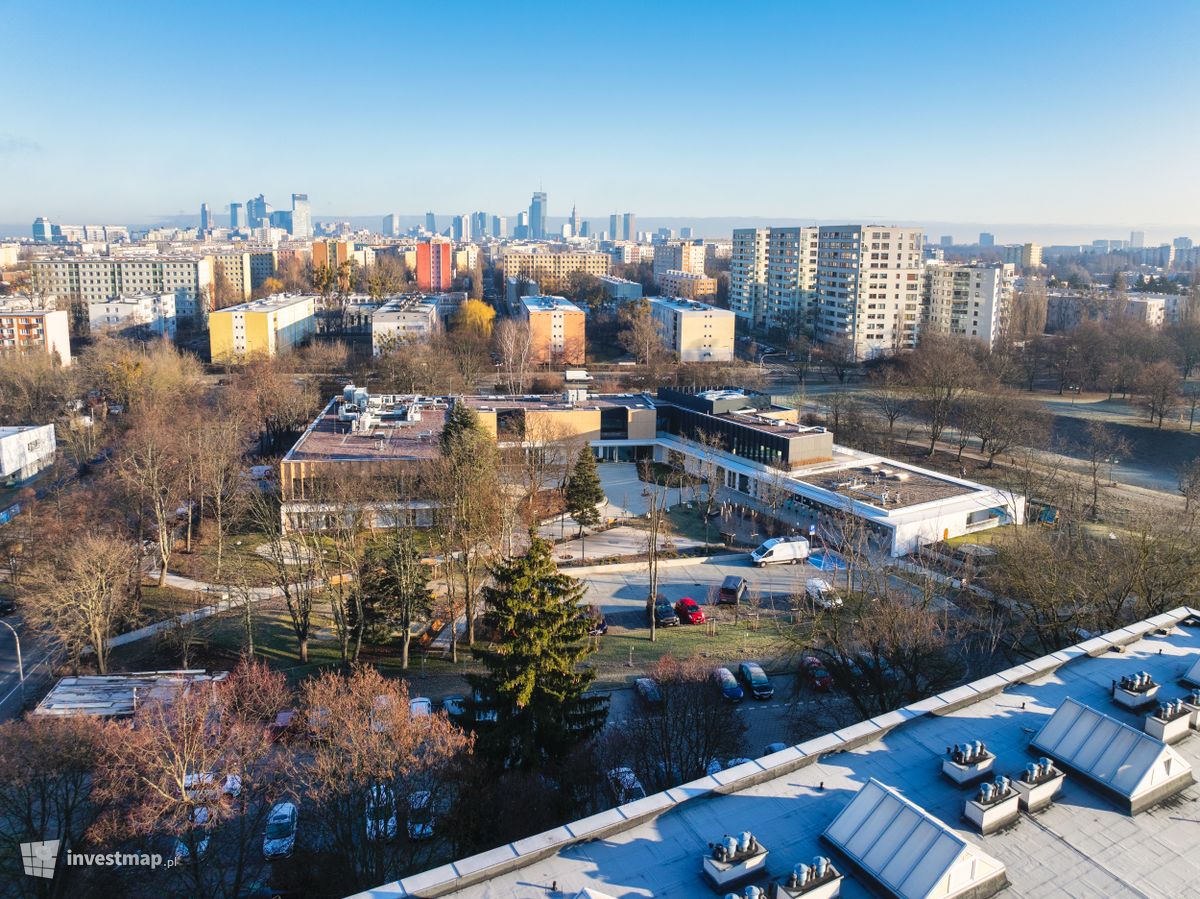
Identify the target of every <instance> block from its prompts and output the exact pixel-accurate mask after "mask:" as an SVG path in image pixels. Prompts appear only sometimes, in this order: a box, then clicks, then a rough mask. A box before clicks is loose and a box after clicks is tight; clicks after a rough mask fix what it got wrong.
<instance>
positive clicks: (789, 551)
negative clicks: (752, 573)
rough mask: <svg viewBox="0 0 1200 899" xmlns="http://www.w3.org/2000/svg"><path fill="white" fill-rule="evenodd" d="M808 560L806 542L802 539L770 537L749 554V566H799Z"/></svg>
mask: <svg viewBox="0 0 1200 899" xmlns="http://www.w3.org/2000/svg"><path fill="white" fill-rule="evenodd" d="M807 558H808V541H807V540H805V539H804V538H803V537H772V538H771V539H770V540H767V541H764V542H763V543H762V544H761V545H760V546H759V547H758V548H757V549H755V550H754V552H752V553H750V562H751V564H754V565H757V566H758V567H759V568H762V567H763V566H764V565H777V564H781V563H785V562H786V563H787V564H789V565H799V564H800V563H801V562H803V561H804V560H805V559H807Z"/></svg>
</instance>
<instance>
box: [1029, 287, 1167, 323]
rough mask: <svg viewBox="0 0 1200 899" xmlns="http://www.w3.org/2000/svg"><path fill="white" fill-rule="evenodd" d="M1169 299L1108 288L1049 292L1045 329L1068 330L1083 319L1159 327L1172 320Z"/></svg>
mask: <svg viewBox="0 0 1200 899" xmlns="http://www.w3.org/2000/svg"><path fill="white" fill-rule="evenodd" d="M1169 305H1176V304H1168V298H1167V297H1165V296H1144V295H1139V294H1136V293H1134V294H1116V293H1113V292H1111V291H1092V292H1088V293H1077V292H1075V291H1050V293H1049V294H1048V295H1047V297H1046V330H1047V331H1051V332H1053V331H1070V330H1071V329H1072V328H1074V327H1075V326H1077V325H1079V324H1081V323H1082V322H1085V321H1091V322H1102V321H1136V322H1141V323H1142V324H1144V325H1148V326H1149V327H1151V328H1161V327H1162V326H1163V325H1164V324H1165V323H1166V322H1168V321H1170V320H1171V316H1170V311H1171V310H1170V308H1169Z"/></svg>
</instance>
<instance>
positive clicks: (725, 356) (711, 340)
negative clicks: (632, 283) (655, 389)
mask: <svg viewBox="0 0 1200 899" xmlns="http://www.w3.org/2000/svg"><path fill="white" fill-rule="evenodd" d="M649 304H650V313H651V315H653V316H654V320H655V321H656V322H658V325H659V330H660V331H661V333H662V336H663V342H664V343H665V344H666V345H667V347H668V348H670V349H671V350H672V352H674V353H675V355H676V357H677V358H678V359H679V361H680V362H731V361H733V332H734V321H735V319H736V318H737V316H735V315H734V314H733V313H732V312H730V311H729V310H728V309H718V308H716V307H715V306H710V305H708V304H707V303H697V302H694V301H692V300H683V299H675V298H669V297H652V298H651V299H650V300H649Z"/></svg>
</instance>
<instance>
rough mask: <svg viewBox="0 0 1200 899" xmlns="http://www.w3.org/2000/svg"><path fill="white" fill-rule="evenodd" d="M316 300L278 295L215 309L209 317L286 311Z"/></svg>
mask: <svg viewBox="0 0 1200 899" xmlns="http://www.w3.org/2000/svg"><path fill="white" fill-rule="evenodd" d="M316 299H317V298H316V297H315V296H314V295H313V294H298V293H277V294H274V295H272V296H269V297H263V298H262V299H261V300H250V302H248V303H238V304H237V305H236V306H226V307H225V308H224V309H214V310H213V311H212V312H210V313H209V315H216V314H217V313H220V312H265V311H267V310H270V309H286V308H287V307H288V306H295V305H297V304H299V303H312V302H315V301H316Z"/></svg>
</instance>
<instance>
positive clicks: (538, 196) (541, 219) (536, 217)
mask: <svg viewBox="0 0 1200 899" xmlns="http://www.w3.org/2000/svg"><path fill="white" fill-rule="evenodd" d="M529 236H530V237H532V238H533V239H534V240H544V239H545V237H546V195H545V194H544V193H543V192H542V191H540V190H539V191H537V192H535V193H534V195H533V199H532V200H530V201H529Z"/></svg>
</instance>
